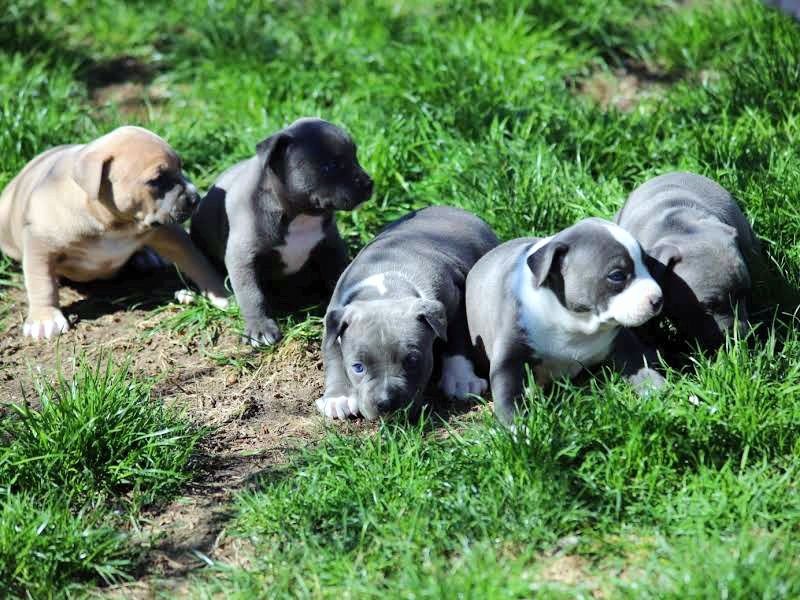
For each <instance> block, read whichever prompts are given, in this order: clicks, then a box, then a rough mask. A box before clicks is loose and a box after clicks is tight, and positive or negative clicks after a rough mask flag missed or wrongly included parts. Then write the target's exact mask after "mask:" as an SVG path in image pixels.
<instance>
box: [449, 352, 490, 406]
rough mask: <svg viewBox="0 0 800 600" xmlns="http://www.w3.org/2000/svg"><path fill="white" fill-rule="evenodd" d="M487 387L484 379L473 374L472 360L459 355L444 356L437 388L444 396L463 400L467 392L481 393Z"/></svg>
mask: <svg viewBox="0 0 800 600" xmlns="http://www.w3.org/2000/svg"><path fill="white" fill-rule="evenodd" d="M487 387H488V384H487V382H486V380H485V379H481V378H480V377H478V376H477V375H476V374H475V368H474V366H473V365H472V361H470V360H469V359H467V358H466V357H464V356H461V355H455V356H445V357H444V360H443V361H442V378H441V379H440V380H439V389H440V390H442V392H443V393H444V395H445V396H447V397H448V398H455V399H456V400H464V399H465V398H466V397H467V396H468V395H469V394H477V395H480V394H482V393H483V392H485V391H486V388H487Z"/></svg>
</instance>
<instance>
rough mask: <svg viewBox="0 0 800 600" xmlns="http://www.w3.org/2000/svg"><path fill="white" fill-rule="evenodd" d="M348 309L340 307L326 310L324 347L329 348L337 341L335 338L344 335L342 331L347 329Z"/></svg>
mask: <svg viewBox="0 0 800 600" xmlns="http://www.w3.org/2000/svg"><path fill="white" fill-rule="evenodd" d="M347 308H348V307H346V306H340V307H338V308H333V309H330V310H328V312H327V314H326V315H325V345H326V347H327V346H331V345H333V343H334V342H335V341H336V340H337V338H338V337H339V336H340V335H342V334H343V333H344V330H345V329H347V325H348V321H347V317H348V316H349V315H348V314H347V313H348V310H347Z"/></svg>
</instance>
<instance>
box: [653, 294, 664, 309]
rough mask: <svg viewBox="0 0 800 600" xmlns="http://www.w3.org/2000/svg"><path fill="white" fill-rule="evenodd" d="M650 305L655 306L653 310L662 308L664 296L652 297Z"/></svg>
mask: <svg viewBox="0 0 800 600" xmlns="http://www.w3.org/2000/svg"><path fill="white" fill-rule="evenodd" d="M650 306H652V307H653V310H661V307H662V306H664V296H656V297H655V298H650Z"/></svg>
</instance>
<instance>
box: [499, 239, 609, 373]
mask: <svg viewBox="0 0 800 600" xmlns="http://www.w3.org/2000/svg"><path fill="white" fill-rule="evenodd" d="M549 241H550V238H547V239H544V240H540V241H539V242H537V243H536V244H535V245H534V246H533V247H532V248H531V249H530V251H528V252H527V253H525V254H523V255H522V257H521V258H520V262H519V264H518V265H517V269H516V280H515V282H514V293H515V294H516V296H517V298H519V301H520V315H519V324H520V327H521V328H522V329H523V330H524V331H525V332H526V333H527V335H528V344H529V345H530V346H531V348H533V349H534V351H535V353H536V356H537V358H539V359H540V360H541V362H540V363H539V364H538V365H536V367H534V374H535V375H536V381H537V382H538V383H540V384H544V383H546V382H548V381H550V380H552V379H556V378H559V377H562V376H564V375H567V376H569V377H572V376H574V375H576V374H577V373H579V372H580V370H581V369H582V368H583V367H585V366H590V365H595V364H598V363H600V362H602V361H603V360H605V358H606V357H607V356H608V353H609V352H610V351H611V346H612V344H613V342H614V338H615V337H616V336H617V333H618V332H619V328H618V325H617V324H616V323H611V324H609V323H607V322H604V321H603V320H602V319H601V318H600V317H598V316H597V315H594V314H592V313H573V312H571V311H569V310H567V308H566V307H565V306H564V305H562V304H561V302H559V301H558V297H557V296H556V295H555V294H554V293H553V292H552V290H550V289H548V288H545V287H535V286H534V284H533V273H531V270H530V269H529V268H528V266H527V259H528V257H529V256H530V255H531V254H533V253H534V252H536V251H537V250H539V248H541V247H543V246H544V245H545V244H547V243H548V242H549ZM493 353H494V349H493Z"/></svg>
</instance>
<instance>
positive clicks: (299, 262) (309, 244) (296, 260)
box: [275, 215, 324, 275]
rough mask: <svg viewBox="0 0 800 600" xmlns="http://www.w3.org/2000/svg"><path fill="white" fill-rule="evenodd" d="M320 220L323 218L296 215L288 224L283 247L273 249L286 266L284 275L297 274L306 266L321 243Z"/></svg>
mask: <svg viewBox="0 0 800 600" xmlns="http://www.w3.org/2000/svg"><path fill="white" fill-rule="evenodd" d="M322 219H323V217H315V216H312V215H298V216H297V217H295V218H294V219H292V221H291V222H290V223H289V229H288V230H287V231H286V238H285V239H284V243H283V245H281V246H276V247H275V250H277V251H278V252H279V253H280V255H281V260H282V261H283V264H285V265H286V268H285V270H284V273H285V274H286V275H291V274H292V273H297V271H299V270H300V269H301V268H302V267H303V265H304V264H306V261H307V260H308V257H309V255H310V254H311V251H312V250H313V249H314V248H315V247H316V246H317V244H319V243H320V241H322V238H323V237H324V234H323V232H322Z"/></svg>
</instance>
